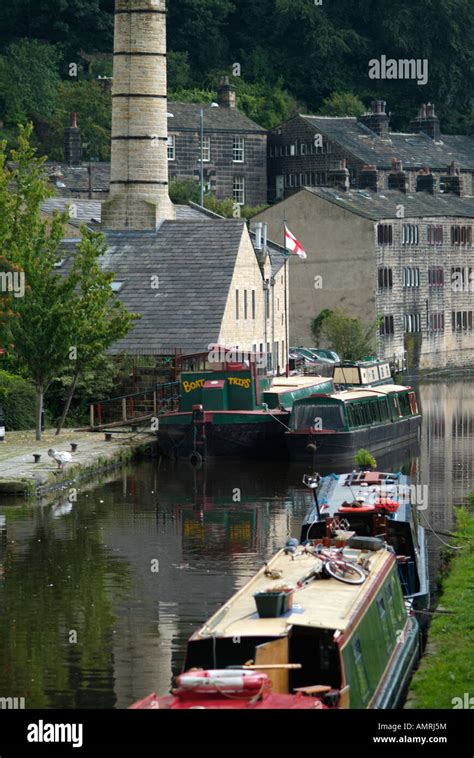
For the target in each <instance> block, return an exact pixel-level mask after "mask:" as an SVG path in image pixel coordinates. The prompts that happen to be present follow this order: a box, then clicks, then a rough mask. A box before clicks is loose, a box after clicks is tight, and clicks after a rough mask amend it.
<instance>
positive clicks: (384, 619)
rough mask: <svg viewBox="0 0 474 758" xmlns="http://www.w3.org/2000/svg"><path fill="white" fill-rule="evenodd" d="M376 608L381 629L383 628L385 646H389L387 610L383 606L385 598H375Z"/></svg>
mask: <svg viewBox="0 0 474 758" xmlns="http://www.w3.org/2000/svg"><path fill="white" fill-rule="evenodd" d="M377 608H378V611H379V616H380V621H381V622H382V629H383V636H384V640H385V644H386V646H387V647H390V630H389V627H388V618H387V611H386V608H385V600H384V599H383V597H379V598H378V599H377Z"/></svg>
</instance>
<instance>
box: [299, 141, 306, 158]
mask: <svg viewBox="0 0 474 758" xmlns="http://www.w3.org/2000/svg"><path fill="white" fill-rule="evenodd" d="M300 150H301V155H306V145H305V144H304V142H302V143H301V146H300Z"/></svg>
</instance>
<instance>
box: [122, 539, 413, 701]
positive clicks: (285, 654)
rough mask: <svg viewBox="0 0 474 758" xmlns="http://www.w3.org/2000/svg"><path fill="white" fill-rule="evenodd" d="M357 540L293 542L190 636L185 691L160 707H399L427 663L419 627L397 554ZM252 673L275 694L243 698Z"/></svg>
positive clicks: (375, 543) (260, 691) (183, 682)
mask: <svg viewBox="0 0 474 758" xmlns="http://www.w3.org/2000/svg"><path fill="white" fill-rule="evenodd" d="M357 540H360V538H358V537H354V533H351V532H338V533H335V534H334V535H333V538H331V539H324V540H322V541H319V542H315V541H310V542H307V543H305V544H303V545H300V544H298V541H297V540H289V541H288V543H287V545H286V547H285V548H284V549H283V550H280V551H279V552H278V553H277V554H276V555H275V556H274V557H273V558H272V559H271V560H270V561H269V562H268V563H267V564H265V565H264V566H262V568H261V569H260V571H259V572H258V573H257V574H256V575H255V576H254V577H253V578H252V579H251V580H250V581H249V582H248V583H247V584H246V585H245V586H244V587H243V588H242V589H240V590H239V591H238V592H237V593H236V594H235V595H234V596H233V597H232V598H231V599H230V600H228V601H227V602H226V603H225V604H224V605H223V606H222V607H221V608H220V609H219V610H218V611H217V612H216V613H215V614H214V615H213V616H212V617H211V618H210V619H209V620H208V621H207V622H206V623H205V624H204V625H203V626H202V627H201V628H200V629H199V630H198V631H197V632H195V633H194V634H193V635H192V637H191V638H190V640H189V642H188V647H187V654H186V660H185V667H184V670H185V672H186V673H184V674H182V675H181V676H180V677H178V684H179V685H181V687H180V688H179V689H178V690H176V689H175V690H173V696H162V697H160V698H156V696H153V697H155V698H156V700H157V701H158V702H159V707H160V708H190V707H201V708H231V707H232V708H236V707H240V708H249V707H254V708H258V707H262V708H282V707H287V708H289V707H291V708H307V707H310V705H309V704H310V703H311V702H313V704H314V705H313V708H320V709H323V708H356V709H365V708H397V707H399V706H400V705H401V704H402V703H403V698H404V694H405V692H406V689H407V686H408V683H409V680H410V677H411V673H412V671H413V668H414V666H415V665H416V663H417V660H418V657H419V651H420V633H419V626H418V622H417V621H416V619H415V618H414V616H413V615H411V614H410V613H409V612H408V611H407V608H406V606H405V602H404V598H403V594H402V589H401V585H400V579H399V574H398V571H397V563H396V558H395V555H394V553H393V551H391V550H390V549H389V548H387V547H386V546H385V545H384V543H383V541H381V540H377V539H373V540H370V539H368V538H367V539H366V540H365V545H364V546H363V547H362V548H360V549H359V548H358V547H355V546H351V543H352V542H353V541H357ZM246 672H247V675H249V674H252V672H253V673H254V674H257V673H260V677H262V675H263V673H265V674H266V677H265V678H266V679H268V680H270V685H271V697H268V696H267V695H266V694H265V686H264V685H265V683H264V682H263V681H262V686H261V688H260V689H257V690H254V691H252V692H249V691H247V692H245V688H246V684H245V676H246ZM233 675H234V676H233ZM231 677H232V678H233V680H235V681H233V682H232V684H231V682H230V678H231ZM247 681H248V682H250V680H247ZM226 682H228V683H229V684H228V689H227V687H226ZM248 686H249V687H250V684H248ZM231 687H234V688H235V691H231ZM272 697H273V700H272ZM279 699H282V700H279ZM284 702H285V703H286V705H285V704H284ZM134 707H143V708H146V707H151V706H150V705H149V704H147V703H146V702H145V701H143V702H142V703H139V704H137V705H135V706H134ZM155 707H156V706H155Z"/></svg>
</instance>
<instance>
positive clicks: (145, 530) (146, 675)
mask: <svg viewBox="0 0 474 758" xmlns="http://www.w3.org/2000/svg"><path fill="white" fill-rule="evenodd" d="M420 396H421V405H422V408H423V412H424V429H423V437H422V441H421V448H419V449H403V450H399V451H393V452H392V453H391V455H390V457H389V460H387V459H381V458H379V465H380V466H381V467H390V468H394V469H399V468H402V469H403V470H404V471H405V472H406V473H410V474H411V475H412V477H413V478H414V480H415V481H416V482H418V483H421V484H428V486H429V499H430V506H429V509H428V511H427V512H426V513H425V514H424V515H425V517H426V518H427V519H428V520H429V522H430V523H431V524H432V525H433V527H434V528H435V529H436V530H438V531H448V530H449V529H451V528H452V526H453V506H454V505H455V504H456V503H458V502H461V501H462V499H463V498H464V496H465V494H466V493H467V492H468V491H469V490H471V489H474V485H473V470H472V465H473V464H472V460H473V456H472V453H473V450H472V445H473V442H472V438H473V428H474V402H473V401H474V391H473V389H472V386H471V385H470V384H468V383H466V382H459V383H451V384H425V385H423V386H422V387H421V388H420ZM305 471H307V469H306V468H305V466H304V465H303V464H302V465H291V466H290V465H285V464H282V463H281V462H279V463H278V464H277V465H274V464H272V463H267V464H252V463H246V464H238V463H237V464H235V463H234V464H226V465H223V464H218V465H215V464H213V465H207V466H203V467H202V468H201V469H195V468H193V467H192V466H191V465H189V464H186V463H180V464H171V463H169V462H166V461H161V462H157V461H153V462H145V463H141V464H139V465H137V466H134V467H130V466H128V467H125V468H124V469H122V470H121V471H120V472H119V473H114V474H111V475H109V476H108V477H107V478H105V479H104V480H103V481H102V482H101V483H100V484H93V485H84V486H83V487H82V488H81V490H80V491H79V493H78V499H77V502H75V503H72V504H71V503H68V502H67V501H65V502H61V501H58V502H57V503H55V504H54V505H52V506H51V505H47V506H45V505H42V506H36V507H22V508H19V507H10V508H9V507H2V508H0V620H1V625H0V696H1V697H15V696H16V697H25V699H26V705H27V707H59V708H81V707H97V708H102V707H119V708H123V707H126V706H127V705H128V704H130V703H131V702H132V701H133V700H134V699H138V698H139V697H141V696H143V695H145V694H147V693H148V692H150V691H152V690H155V691H157V692H165V691H167V690H168V688H169V685H170V682H171V679H172V675H173V674H176V673H178V672H179V670H180V668H181V665H182V660H183V654H184V649H185V644H186V640H187V638H188V637H189V635H190V634H191V632H192V631H193V629H195V628H196V627H197V626H198V625H199V624H200V623H201V622H203V621H204V620H205V619H206V618H207V617H208V616H209V615H210V614H211V613H213V612H214V611H215V610H216V608H218V607H219V605H221V603H222V602H223V601H224V600H225V599H226V598H228V597H229V596H230V595H231V594H232V593H233V592H235V591H236V590H237V589H238V588H239V587H240V586H242V584H243V583H244V582H245V581H246V580H247V579H248V578H249V577H250V576H251V575H252V574H253V573H254V572H255V570H256V569H258V568H259V567H260V566H261V564H262V562H263V561H264V560H265V559H267V558H268V557H269V556H270V555H271V554H272V553H273V552H274V551H275V550H276V549H277V548H278V547H280V546H281V545H282V544H283V543H284V542H285V541H286V539H287V537H288V536H289V535H298V533H299V529H300V526H301V522H302V520H303V517H304V514H305V512H306V510H307V508H308V506H309V502H310V498H311V495H310V493H309V491H308V490H306V489H305V488H304V487H303V486H302V484H301V478H302V475H303V473H304V472H305ZM321 473H324V472H323V471H321ZM439 548H440V542H439V541H438V540H437V539H436V538H434V537H433V538H432V539H430V553H431V570H432V577H433V579H435V577H436V572H437V566H438V558H439ZM157 569H158V570H157ZM72 632H75V633H76V637H75V635H74V634H72ZM75 639H76V641H74V640H75Z"/></svg>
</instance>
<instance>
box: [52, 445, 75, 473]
mask: <svg viewBox="0 0 474 758" xmlns="http://www.w3.org/2000/svg"><path fill="white" fill-rule="evenodd" d="M48 455H49V457H50V458H53V459H54V460H55V461H57V464H58V468H64V464H65V463H71V461H72V455H71V453H66V452H59V451H58V450H55V449H54V448H52V447H50V448H49V450H48Z"/></svg>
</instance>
